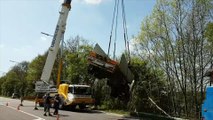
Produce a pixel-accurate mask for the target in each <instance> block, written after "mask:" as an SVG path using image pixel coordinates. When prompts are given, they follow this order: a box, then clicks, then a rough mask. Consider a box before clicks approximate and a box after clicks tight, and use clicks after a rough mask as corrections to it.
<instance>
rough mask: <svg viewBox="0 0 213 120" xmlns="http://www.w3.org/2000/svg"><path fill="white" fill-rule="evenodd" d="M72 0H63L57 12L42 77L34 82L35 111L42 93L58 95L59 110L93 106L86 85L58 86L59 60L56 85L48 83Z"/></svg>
mask: <svg viewBox="0 0 213 120" xmlns="http://www.w3.org/2000/svg"><path fill="white" fill-rule="evenodd" d="M71 2H72V0H64V2H63V3H62V8H61V11H60V12H59V13H60V15H59V19H58V23H57V25H56V28H55V33H54V35H53V39H52V43H51V46H50V48H49V50H48V55H47V59H46V62H45V65H44V68H43V71H42V75H41V78H40V80H39V81H36V84H35V91H36V93H37V97H36V100H35V102H36V103H35V109H37V103H39V105H40V106H43V99H42V97H43V95H44V93H47V92H50V93H53V95H54V94H56V93H58V94H59V95H60V98H61V101H62V102H61V103H60V108H63V107H65V106H66V107H67V106H70V107H71V108H75V107H76V105H78V106H79V108H81V109H83V108H85V107H86V105H88V104H93V103H94V99H93V98H92V96H91V88H90V86H88V85H71V84H67V83H63V84H60V72H61V69H62V59H60V65H59V70H58V78H57V85H56V86H55V85H53V84H51V83H50V82H51V81H50V76H51V72H52V69H53V65H54V62H55V59H56V55H57V53H58V51H59V46H60V42H61V40H62V39H63V38H64V33H65V29H66V21H67V17H68V14H69V11H70V9H71ZM82 96H83V97H82Z"/></svg>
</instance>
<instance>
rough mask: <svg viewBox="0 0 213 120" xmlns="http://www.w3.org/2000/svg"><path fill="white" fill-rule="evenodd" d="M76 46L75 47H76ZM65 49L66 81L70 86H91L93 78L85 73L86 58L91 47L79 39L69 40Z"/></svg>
mask: <svg viewBox="0 0 213 120" xmlns="http://www.w3.org/2000/svg"><path fill="white" fill-rule="evenodd" d="M76 44H77V45H76ZM67 45H68V46H67V47H66V49H65V53H66V55H65V59H64V60H65V63H66V67H65V69H66V70H64V71H66V79H68V80H70V81H71V83H72V84H92V83H93V80H92V79H93V78H92V76H91V75H89V74H88V73H87V56H88V54H89V51H91V50H92V46H91V45H89V44H88V43H87V42H86V40H84V39H83V38H80V37H78V36H77V37H76V38H71V39H70V40H69V41H68V44H67Z"/></svg>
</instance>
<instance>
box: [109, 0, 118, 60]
mask: <svg viewBox="0 0 213 120" xmlns="http://www.w3.org/2000/svg"><path fill="white" fill-rule="evenodd" d="M118 6H119V0H115V4H114V9H113V17H112V25H111V32H110V40H109V46H108V53H107V55H108V56H109V52H110V48H111V42H112V34H113V31H114V27H115V33H114V34H115V39H114V52H113V59H115V51H116V39H117V24H118ZM114 22H116V23H115V25H114Z"/></svg>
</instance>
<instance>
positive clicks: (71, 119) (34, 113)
mask: <svg viewBox="0 0 213 120" xmlns="http://www.w3.org/2000/svg"><path fill="white" fill-rule="evenodd" d="M19 104H20V100H18V99H9V98H3V97H0V120H138V119H135V118H129V117H124V116H122V115H118V114H111V113H104V112H101V111H94V110H76V111H65V110H59V118H57V116H43V113H44V112H43V111H44V109H43V107H38V108H39V110H34V102H32V101H24V102H23V105H24V106H20V107H18V105H19ZM53 111H54V110H53V109H51V112H53Z"/></svg>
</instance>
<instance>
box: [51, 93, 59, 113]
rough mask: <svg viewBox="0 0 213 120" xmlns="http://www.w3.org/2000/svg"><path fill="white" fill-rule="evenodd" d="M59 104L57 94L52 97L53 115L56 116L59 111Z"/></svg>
mask: <svg viewBox="0 0 213 120" xmlns="http://www.w3.org/2000/svg"><path fill="white" fill-rule="evenodd" d="M59 104H60V97H59V94H56V95H55V97H54V109H55V111H54V113H53V114H54V115H58V109H59Z"/></svg>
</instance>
